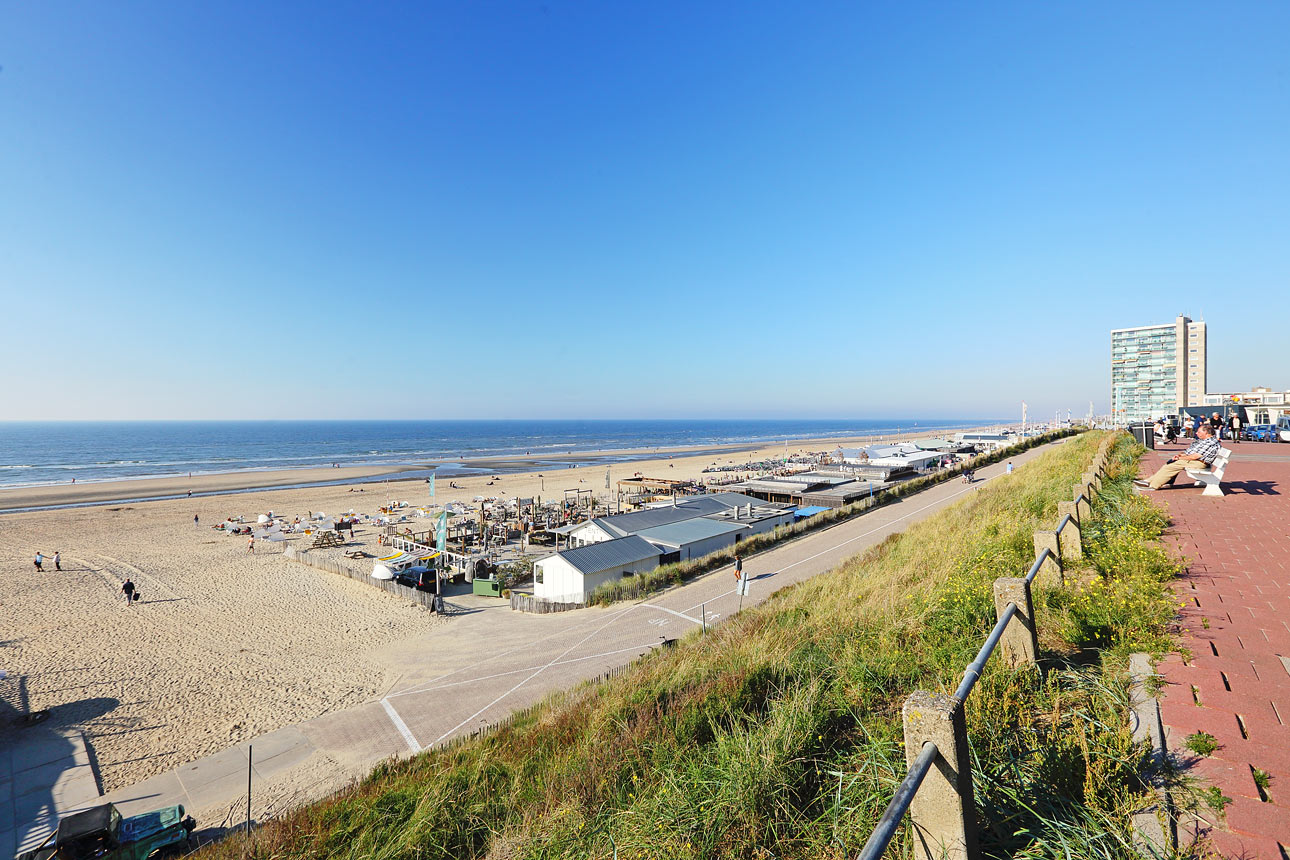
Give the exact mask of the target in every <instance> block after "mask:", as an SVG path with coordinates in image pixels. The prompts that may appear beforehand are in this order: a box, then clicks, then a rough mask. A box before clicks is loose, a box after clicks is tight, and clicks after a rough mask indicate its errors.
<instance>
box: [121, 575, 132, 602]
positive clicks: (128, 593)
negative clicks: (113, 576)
mask: <svg viewBox="0 0 1290 860" xmlns="http://www.w3.org/2000/svg"><path fill="white" fill-rule="evenodd" d="M134 590H135V589H134V582H133V581H132V580H131V579H130V578H129V577H126V580H125V584H124V585H122V586H121V593H122V594H124V595H125V605H126V606H129V605H130V604H131V603H133V602H134Z"/></svg>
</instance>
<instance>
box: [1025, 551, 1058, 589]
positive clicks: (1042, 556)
mask: <svg viewBox="0 0 1290 860" xmlns="http://www.w3.org/2000/svg"><path fill="white" fill-rule="evenodd" d="M1050 558H1051V559H1053V560H1054V561H1056V560H1057V556H1055V555H1053V551H1052V550H1051V549H1049V548H1048V547H1044V548H1043V549H1041V550H1040V551H1039V555H1038V556H1037V557H1036V558H1035V563H1034V564H1032V565H1031V566H1030V570H1029V571H1027V573H1026V585H1030V584H1031V583H1032V582H1034V581H1035V577H1036V576H1038V575H1039V569H1040V568H1041V567H1043V566H1044V561H1046V560H1047V559H1050Z"/></svg>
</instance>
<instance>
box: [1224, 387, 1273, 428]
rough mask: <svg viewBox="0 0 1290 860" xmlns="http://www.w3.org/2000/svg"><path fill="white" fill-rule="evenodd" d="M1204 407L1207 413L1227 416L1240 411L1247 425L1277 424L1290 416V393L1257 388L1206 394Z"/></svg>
mask: <svg viewBox="0 0 1290 860" xmlns="http://www.w3.org/2000/svg"><path fill="white" fill-rule="evenodd" d="M1204 405H1205V406H1206V407H1207V411H1210V412H1220V413H1225V414H1227V413H1231V412H1233V411H1236V410H1237V409H1239V410H1240V411H1241V418H1242V420H1243V421H1244V422H1245V423H1246V424H1275V423H1277V419H1278V418H1280V417H1281V416H1282V415H1286V414H1290V391H1273V390H1272V389H1271V388H1263V387H1255V388H1252V389H1251V390H1249V391H1232V392H1228V393H1226V394H1206V395H1205V404H1204Z"/></svg>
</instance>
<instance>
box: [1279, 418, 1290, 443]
mask: <svg viewBox="0 0 1290 860" xmlns="http://www.w3.org/2000/svg"><path fill="white" fill-rule="evenodd" d="M1277 436H1278V437H1280V440H1281V441H1282V442H1290V415H1282V416H1281V417H1280V418H1278V419H1277Z"/></svg>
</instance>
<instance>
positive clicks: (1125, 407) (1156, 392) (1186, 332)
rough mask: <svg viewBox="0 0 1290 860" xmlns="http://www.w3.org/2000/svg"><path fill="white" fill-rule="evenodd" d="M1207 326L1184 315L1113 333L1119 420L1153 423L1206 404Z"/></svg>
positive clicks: (1114, 398)
mask: <svg viewBox="0 0 1290 860" xmlns="http://www.w3.org/2000/svg"><path fill="white" fill-rule="evenodd" d="M1205 384H1206V372H1205V324H1204V323H1203V322H1192V321H1191V320H1190V319H1188V318H1187V317H1184V316H1180V317H1178V318H1177V319H1176V320H1174V321H1173V322H1172V323H1165V324H1164V325H1148V326H1138V327H1137V328H1118V329H1114V330H1113V331H1112V332H1111V409H1113V410H1114V414H1115V418H1116V420H1117V421H1120V422H1125V421H1149V420H1151V419H1153V418H1155V417H1157V416H1160V415H1170V414H1174V413H1176V412H1177V411H1178V410H1179V409H1180V408H1181V407H1183V406H1203V405H1205Z"/></svg>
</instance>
